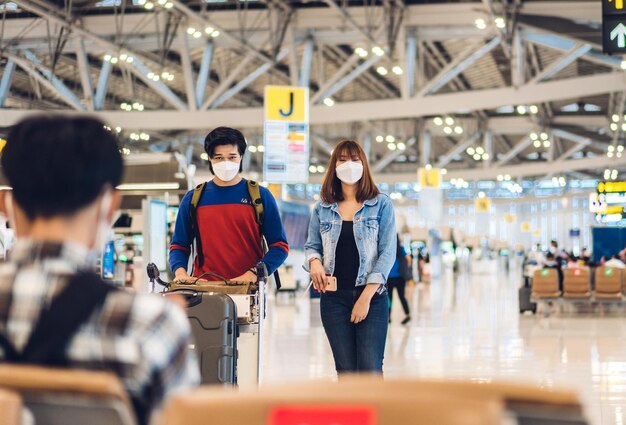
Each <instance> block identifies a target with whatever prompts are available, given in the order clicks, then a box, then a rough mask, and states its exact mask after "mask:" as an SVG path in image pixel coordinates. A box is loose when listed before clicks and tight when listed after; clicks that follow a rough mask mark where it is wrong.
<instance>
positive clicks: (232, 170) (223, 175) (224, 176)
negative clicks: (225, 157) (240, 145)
mask: <svg viewBox="0 0 626 425" xmlns="http://www.w3.org/2000/svg"><path fill="white" fill-rule="evenodd" d="M213 173H214V174H215V175H216V176H217V178H219V179H220V180H221V181H224V182H229V181H231V180H232V179H234V178H235V177H236V176H237V174H239V162H232V161H221V162H218V163H215V164H213Z"/></svg>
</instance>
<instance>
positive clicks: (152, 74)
mask: <svg viewBox="0 0 626 425" xmlns="http://www.w3.org/2000/svg"><path fill="white" fill-rule="evenodd" d="M148 78H149V79H151V80H152V79H153V78H154V72H148Z"/></svg>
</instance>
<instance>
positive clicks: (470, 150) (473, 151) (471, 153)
mask: <svg viewBox="0 0 626 425" xmlns="http://www.w3.org/2000/svg"><path fill="white" fill-rule="evenodd" d="M466 152H467V154H468V155H469V156H473V155H474V154H475V153H476V151H475V150H474V148H472V147H469V148H467V150H466Z"/></svg>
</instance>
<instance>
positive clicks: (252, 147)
mask: <svg viewBox="0 0 626 425" xmlns="http://www.w3.org/2000/svg"><path fill="white" fill-rule="evenodd" d="M248 150H249V151H250V152H252V153H256V146H254V145H250V146H248Z"/></svg>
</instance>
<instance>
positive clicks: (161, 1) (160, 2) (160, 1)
mask: <svg viewBox="0 0 626 425" xmlns="http://www.w3.org/2000/svg"><path fill="white" fill-rule="evenodd" d="M157 3H159V4H160V5H161V6H164V5H165V3H167V0H158V1H157Z"/></svg>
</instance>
